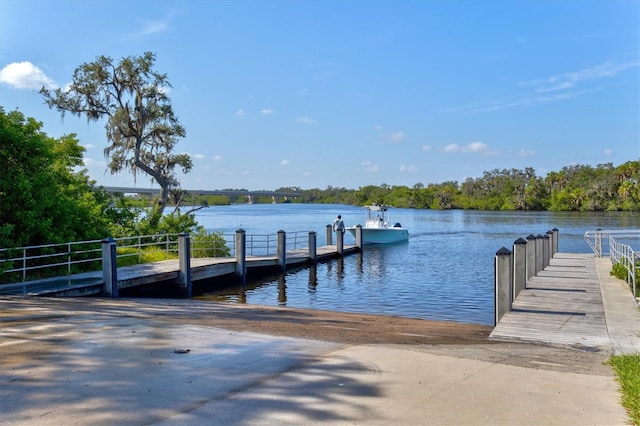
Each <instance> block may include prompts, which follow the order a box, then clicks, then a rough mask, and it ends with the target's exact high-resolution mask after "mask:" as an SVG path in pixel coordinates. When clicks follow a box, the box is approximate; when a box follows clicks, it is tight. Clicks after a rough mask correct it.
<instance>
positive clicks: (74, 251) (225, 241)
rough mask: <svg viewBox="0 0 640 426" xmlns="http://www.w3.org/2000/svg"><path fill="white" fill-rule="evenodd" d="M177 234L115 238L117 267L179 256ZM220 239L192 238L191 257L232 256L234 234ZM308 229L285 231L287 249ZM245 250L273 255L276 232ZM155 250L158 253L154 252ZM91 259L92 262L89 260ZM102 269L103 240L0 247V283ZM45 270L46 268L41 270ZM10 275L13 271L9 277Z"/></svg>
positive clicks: (304, 241)
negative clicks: (32, 275) (149, 259)
mask: <svg viewBox="0 0 640 426" xmlns="http://www.w3.org/2000/svg"><path fill="white" fill-rule="evenodd" d="M178 235H179V234H155V235H139V236H134V237H123V238H116V239H114V240H115V242H116V246H117V251H116V253H117V255H116V257H117V258H118V259H119V261H118V264H119V265H120V266H125V265H132V264H136V263H142V262H145V261H148V260H145V257H146V258H147V259H148V258H149V256H152V258H153V259H154V260H163V259H174V258H176V259H177V257H178ZM215 235H217V236H218V237H219V238H195V239H193V236H192V240H191V257H235V254H236V253H235V251H236V247H235V237H236V235H235V233H226V234H224V233H217V234H215ZM308 236H309V232H308V231H296V232H290V233H286V234H285V238H286V247H287V250H296V249H302V248H305V247H307V246H308V244H309V237H308ZM246 244H247V246H246V250H247V254H248V255H250V256H274V255H277V252H278V235H277V234H249V235H247V236H246ZM154 249H155V250H157V253H155V254H153V253H150V252H153V251H154ZM91 262H93V263H94V265H91V264H90V263H91ZM101 268H102V240H92V241H76V242H70V243H64V244H47V245H40V246H29V247H19V248H10V249H0V284H2V283H8V282H18V281H27V280H28V279H34V277H31V276H30V275H31V274H32V273H33V274H35V273H36V271H38V272H37V273H38V278H45V277H47V276H51V277H54V276H63V275H72V274H75V273H78V272H88V271H98V270H101ZM45 269H48V271H44V270H45ZM11 274H14V275H13V277H11Z"/></svg>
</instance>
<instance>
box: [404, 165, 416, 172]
mask: <svg viewBox="0 0 640 426" xmlns="http://www.w3.org/2000/svg"><path fill="white" fill-rule="evenodd" d="M417 171H418V169H417V168H416V167H415V166H405V165H404V164H403V165H401V166H400V172H401V173H415V172H417Z"/></svg>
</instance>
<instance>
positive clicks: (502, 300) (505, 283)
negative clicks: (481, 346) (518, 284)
mask: <svg viewBox="0 0 640 426" xmlns="http://www.w3.org/2000/svg"><path fill="white" fill-rule="evenodd" d="M512 269H513V263H512V254H511V252H510V251H509V249H507V248H505V247H502V248H501V249H500V250H498V251H497V252H496V258H495V293H496V307H495V309H496V312H495V313H496V317H495V324H494V325H497V324H498V321H500V318H502V316H503V315H504V314H505V313H507V312H509V311H510V310H511V307H512V302H513V294H512V293H513V292H512V289H513V286H512V280H513V278H512V277H513V270H512Z"/></svg>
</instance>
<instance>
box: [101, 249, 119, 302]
mask: <svg viewBox="0 0 640 426" xmlns="http://www.w3.org/2000/svg"><path fill="white" fill-rule="evenodd" d="M102 279H103V280H104V292H105V294H107V295H108V296H111V297H118V257H117V252H116V240H114V239H113V238H111V237H108V238H105V239H104V240H102Z"/></svg>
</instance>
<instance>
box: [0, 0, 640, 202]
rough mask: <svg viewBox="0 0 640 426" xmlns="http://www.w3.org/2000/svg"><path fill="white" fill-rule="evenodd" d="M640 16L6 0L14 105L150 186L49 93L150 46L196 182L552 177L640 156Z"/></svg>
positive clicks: (0, 86)
mask: <svg viewBox="0 0 640 426" xmlns="http://www.w3.org/2000/svg"><path fill="white" fill-rule="evenodd" d="M639 23H640V2H639V1H632V0H607V1H603V0H595V1H591V0H581V1H577V0H558V1H551V0H535V1H526V0H522V1H515V0H514V1H507V0H496V1H488V0H473V1H471V0H466V1H465V0H458V1H426V0H425V1H422V0H421V1H409V0H396V1H391V0H389V1H380V0H366V1H364V0H358V1H356V0H339V1H338V0H322V1H320V0H306V1H305V0H299V1H292V0H290V1H286V0H279V1H276V0H238V1H229V0H225V1H222V0H220V1H205V0H199V1H195V0H194V1H173V0H152V1H147V0H137V1H121V0H109V1H103V0H93V1H84V0H57V1H45V0H0V106H2V107H4V109H5V111H12V110H15V109H19V110H20V111H22V112H23V113H24V114H25V115H27V116H29V117H34V118H36V119H37V120H39V121H41V122H43V124H44V127H43V130H44V131H45V132H46V133H47V134H49V136H52V137H60V136H62V135H64V134H69V133H76V134H77V135H78V137H79V139H80V142H81V144H82V145H84V146H85V147H86V149H87V151H86V154H85V162H86V167H87V169H88V171H89V174H90V176H91V177H92V178H93V179H95V180H96V181H97V182H98V183H99V184H103V185H119V186H121V185H126V186H129V185H131V186H133V185H134V180H133V177H132V176H131V175H129V174H127V173H124V174H120V175H116V176H111V175H110V174H109V173H108V172H106V166H105V159H104V156H103V149H104V147H105V146H106V141H105V132H104V123H90V124H88V123H87V122H86V120H84V119H78V118H74V117H70V116H66V117H65V119H64V121H63V120H62V119H61V117H60V114H59V113H57V112H55V111H53V110H49V109H48V107H46V105H44V103H43V100H42V98H41V96H40V95H39V94H38V93H37V91H38V89H39V88H40V87H42V86H43V85H47V86H49V87H64V86H65V85H66V84H67V83H69V81H70V80H71V76H72V75H73V71H74V69H75V68H76V67H77V66H79V65H80V64H82V63H85V62H90V61H93V60H94V59H95V58H96V57H97V56H99V55H107V56H110V57H112V58H114V59H115V60H119V59H120V58H122V57H125V56H131V55H141V54H143V53H144V52H147V51H151V52H155V53H156V54H157V60H156V70H157V71H159V72H162V73H166V74H167V75H168V77H169V80H170V82H171V84H172V86H173V88H172V89H171V91H170V93H169V96H170V98H171V100H172V103H173V107H174V110H175V112H176V114H177V116H178V117H179V119H180V121H181V122H182V124H183V125H184V126H185V127H186V129H187V137H186V138H184V139H183V140H182V141H181V142H180V143H179V145H178V148H177V151H178V152H187V153H189V154H190V155H191V156H192V158H193V162H194V168H193V170H192V172H191V173H189V174H187V175H184V176H182V175H181V177H180V180H181V182H182V187H183V188H186V189H224V188H245V189H254V190H257V189H276V188H279V187H290V186H297V187H300V188H302V189H311V188H321V189H324V188H326V187H328V186H333V187H345V188H353V189H357V188H359V187H361V186H366V185H381V184H387V185H407V186H413V185H415V184H417V183H422V184H424V185H427V184H429V183H441V182H445V181H450V180H455V181H458V182H460V183H461V182H463V181H464V180H465V179H467V178H469V177H471V178H475V177H481V176H482V174H483V172H484V171H490V170H493V169H505V168H506V169H511V168H518V169H522V168H525V167H533V168H534V169H535V170H536V173H537V174H538V175H539V176H545V175H546V174H547V173H548V172H550V171H558V170H560V169H561V168H562V167H564V166H568V165H572V164H590V165H593V166H595V165H597V164H602V163H609V162H610V163H613V164H614V165H619V164H621V163H624V162H626V161H630V160H638V159H639V158H640V29H639V26H640V24H639ZM135 184H136V185H137V186H139V187H149V186H152V185H151V182H150V181H149V179H148V178H146V177H140V176H139V177H138V180H137V183H135Z"/></svg>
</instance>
